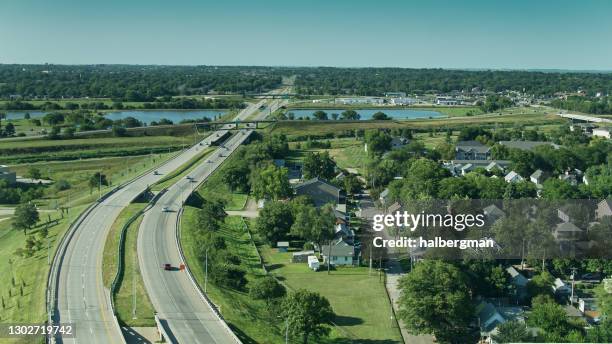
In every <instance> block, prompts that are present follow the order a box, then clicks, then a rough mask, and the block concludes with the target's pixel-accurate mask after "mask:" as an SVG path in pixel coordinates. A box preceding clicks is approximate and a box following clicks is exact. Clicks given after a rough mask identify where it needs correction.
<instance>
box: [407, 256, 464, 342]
mask: <svg viewBox="0 0 612 344" xmlns="http://www.w3.org/2000/svg"><path fill="white" fill-rule="evenodd" d="M399 283H400V284H399V287H400V290H401V296H400V299H399V306H400V311H399V317H400V318H401V319H402V320H403V321H404V323H405V324H406V326H407V327H408V329H409V330H410V331H411V332H412V333H415V334H431V333H433V334H434V335H435V336H436V338H437V339H438V341H440V342H443V343H463V342H465V341H464V340H463V339H464V337H465V336H466V335H467V328H468V326H469V324H470V322H471V320H472V317H473V314H474V312H473V305H472V303H471V301H470V295H469V290H468V287H467V284H466V278H465V276H464V275H463V273H462V272H461V271H460V270H459V269H458V268H457V267H455V266H454V265H452V264H449V263H446V262H443V261H439V260H425V261H423V262H421V263H418V264H417V265H416V266H415V268H414V269H413V270H412V272H410V273H409V274H407V275H406V276H404V277H402V279H401V280H400V282H399ZM462 338H463V339H462Z"/></svg>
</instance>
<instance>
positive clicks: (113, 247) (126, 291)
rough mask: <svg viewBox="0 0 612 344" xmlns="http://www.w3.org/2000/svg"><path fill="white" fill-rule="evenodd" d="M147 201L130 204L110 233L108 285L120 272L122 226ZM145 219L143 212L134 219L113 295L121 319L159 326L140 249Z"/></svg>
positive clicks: (105, 277)
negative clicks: (139, 244)
mask: <svg viewBox="0 0 612 344" xmlns="http://www.w3.org/2000/svg"><path fill="white" fill-rule="evenodd" d="M146 205H147V203H132V204H130V205H129V206H128V207H127V208H125V209H123V211H121V213H120V214H119V217H118V218H117V219H116V220H115V222H114V223H113V226H112V227H111V230H110V232H109V234H108V236H107V237H106V243H105V245H104V260H103V269H102V274H103V280H104V285H105V286H106V287H108V288H110V287H111V284H112V282H113V279H114V278H115V274H116V273H117V264H118V250H119V240H120V237H121V229H122V228H123V226H124V225H125V224H126V223H127V221H128V220H129V219H130V217H132V216H133V215H134V214H136V213H137V212H138V211H140V210H142V209H144V208H145V207H146ZM141 221H142V215H141V216H140V217H139V218H138V219H137V220H136V221H134V222H133V223H132V224H131V225H130V226H129V227H128V229H127V231H126V237H125V250H124V256H123V263H124V265H123V276H122V279H121V280H120V282H119V288H118V291H117V293H116V294H114V295H113V297H114V301H115V310H116V312H117V318H118V319H119V321H120V322H121V323H123V324H125V325H127V326H132V327H141V326H155V309H154V308H153V305H152V304H151V301H150V300H149V296H148V295H147V292H146V289H145V287H144V282H143V280H142V276H141V274H140V267H139V263H138V254H137V250H136V248H137V240H138V229H139V227H140V223H141ZM134 291H135V292H136V305H137V307H136V314H135V317H134V314H133V312H132V304H133V301H134Z"/></svg>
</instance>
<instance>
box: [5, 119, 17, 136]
mask: <svg viewBox="0 0 612 344" xmlns="http://www.w3.org/2000/svg"><path fill="white" fill-rule="evenodd" d="M4 135H5V136H13V135H15V125H14V124H13V123H10V122H9V123H8V124H7V125H6V126H5V127H4Z"/></svg>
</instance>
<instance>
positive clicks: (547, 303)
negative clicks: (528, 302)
mask: <svg viewBox="0 0 612 344" xmlns="http://www.w3.org/2000/svg"><path fill="white" fill-rule="evenodd" d="M532 303H533V307H532V309H531V315H530V316H529V319H528V320H527V323H528V324H529V325H530V326H533V327H537V328H539V329H541V330H542V332H543V334H544V336H545V338H546V339H547V340H548V341H557V340H555V339H556V338H559V337H564V336H566V335H567V334H568V333H569V332H570V331H571V330H572V326H571V325H570V324H569V322H568V318H567V314H566V313H565V311H564V310H563V307H561V306H560V305H558V304H557V303H555V301H554V300H553V299H552V298H551V297H550V296H545V295H540V296H537V297H535V298H534V299H533V302H532ZM551 339H552V340H551Z"/></svg>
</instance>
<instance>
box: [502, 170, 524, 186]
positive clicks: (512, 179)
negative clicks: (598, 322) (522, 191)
mask: <svg viewBox="0 0 612 344" xmlns="http://www.w3.org/2000/svg"><path fill="white" fill-rule="evenodd" d="M504 180H505V181H506V183H518V182H522V181H523V177H521V175H520V174H518V173H516V172H514V171H510V172H509V173H508V174H506V176H505V177H504Z"/></svg>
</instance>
